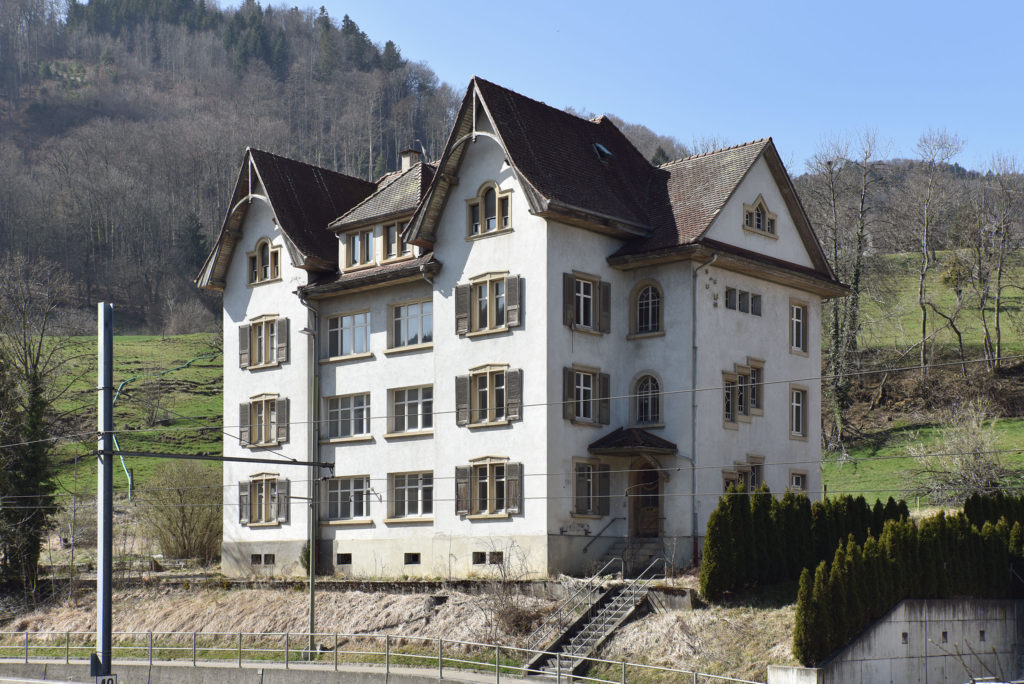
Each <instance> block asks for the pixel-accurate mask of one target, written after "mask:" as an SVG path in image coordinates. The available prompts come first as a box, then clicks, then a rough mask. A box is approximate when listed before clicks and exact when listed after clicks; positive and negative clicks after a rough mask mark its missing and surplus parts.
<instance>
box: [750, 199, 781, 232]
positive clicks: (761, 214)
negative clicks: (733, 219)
mask: <svg viewBox="0 0 1024 684" xmlns="http://www.w3.org/2000/svg"><path fill="white" fill-rule="evenodd" d="M777 224H778V216H777V215H776V214H775V213H773V212H771V211H768V205H767V204H765V201H764V197H763V196H762V195H758V196H757V199H755V200H754V201H753V203H751V204H744V205H743V229H744V230H750V231H753V232H755V233H758V234H760V235H765V236H767V237H776V236H777V235H776V226H777Z"/></svg>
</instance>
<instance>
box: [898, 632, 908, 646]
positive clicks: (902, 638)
mask: <svg viewBox="0 0 1024 684" xmlns="http://www.w3.org/2000/svg"><path fill="white" fill-rule="evenodd" d="M900 641H901V642H902V643H904V644H909V643H910V635H909V634H907V633H906V632H903V634H901V635H900Z"/></svg>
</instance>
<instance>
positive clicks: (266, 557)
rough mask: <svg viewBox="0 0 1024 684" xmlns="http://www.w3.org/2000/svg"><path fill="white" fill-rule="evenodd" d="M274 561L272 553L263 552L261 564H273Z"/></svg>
mask: <svg viewBox="0 0 1024 684" xmlns="http://www.w3.org/2000/svg"><path fill="white" fill-rule="evenodd" d="M274 562H275V559H274V554H272V553H265V554H263V564H264V565H273V564H274Z"/></svg>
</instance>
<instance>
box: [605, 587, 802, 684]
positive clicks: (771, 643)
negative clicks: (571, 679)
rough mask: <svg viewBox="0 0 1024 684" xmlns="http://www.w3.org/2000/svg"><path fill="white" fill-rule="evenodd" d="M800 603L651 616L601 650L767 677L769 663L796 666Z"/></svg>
mask: <svg viewBox="0 0 1024 684" xmlns="http://www.w3.org/2000/svg"><path fill="white" fill-rule="evenodd" d="M795 613H796V607H795V606H792V605H789V606H783V607H778V608H754V607H748V606H731V607H723V606H710V607H706V608H697V609H695V610H689V611H673V612H669V613H664V614H661V615H648V616H647V617H644V618H641V619H640V620H637V621H635V622H633V623H631V624H628V625H626V626H625V627H623V628H622V629H621V630H619V632H618V633H617V634H616V635H615V636H614V637H612V638H611V640H609V642H608V643H607V644H606V645H605V646H604V648H603V649H602V653H601V655H600V657H602V658H606V659H608V660H625V661H627V662H641V663H645V664H648V665H660V666H663V667H675V668H680V669H684V670H697V671H699V672H707V673H709V674H720V675H727V676H732V677H740V678H743V679H754V680H760V681H764V678H765V676H766V674H767V668H768V665H769V664H775V665H795V664H797V663H796V660H795V659H794V658H793V655H792V653H791V651H792V648H793V618H794V615H795Z"/></svg>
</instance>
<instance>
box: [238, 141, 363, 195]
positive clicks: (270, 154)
mask: <svg viewBox="0 0 1024 684" xmlns="http://www.w3.org/2000/svg"><path fill="white" fill-rule="evenodd" d="M245 151H246V152H249V153H251V152H257V153H259V154H265V155H267V156H268V157H273V158H275V159H283V160H284V161H286V162H288V163H289V164H299V165H300V166H306V167H309V168H310V169H313V170H315V171H326V172H327V173H330V174H334V175H335V176H344V177H345V178H350V179H352V180H355V181H359V182H360V183H370V184H371V185H376V183H374V182H373V181H368V180H363V179H362V178H356V177H355V176H350V175H348V174H347V173H342V172H341V171H335V170H333V169H328V168H327V167H325V166H317V165H316V164H310V163H309V162H304V161H300V160H298V159H292V158H291V157H286V156H284V155H283V154H276V153H274V152H267V151H266V150H261V149H260V148H258V147H251V146H250V147H246V148H245Z"/></svg>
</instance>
